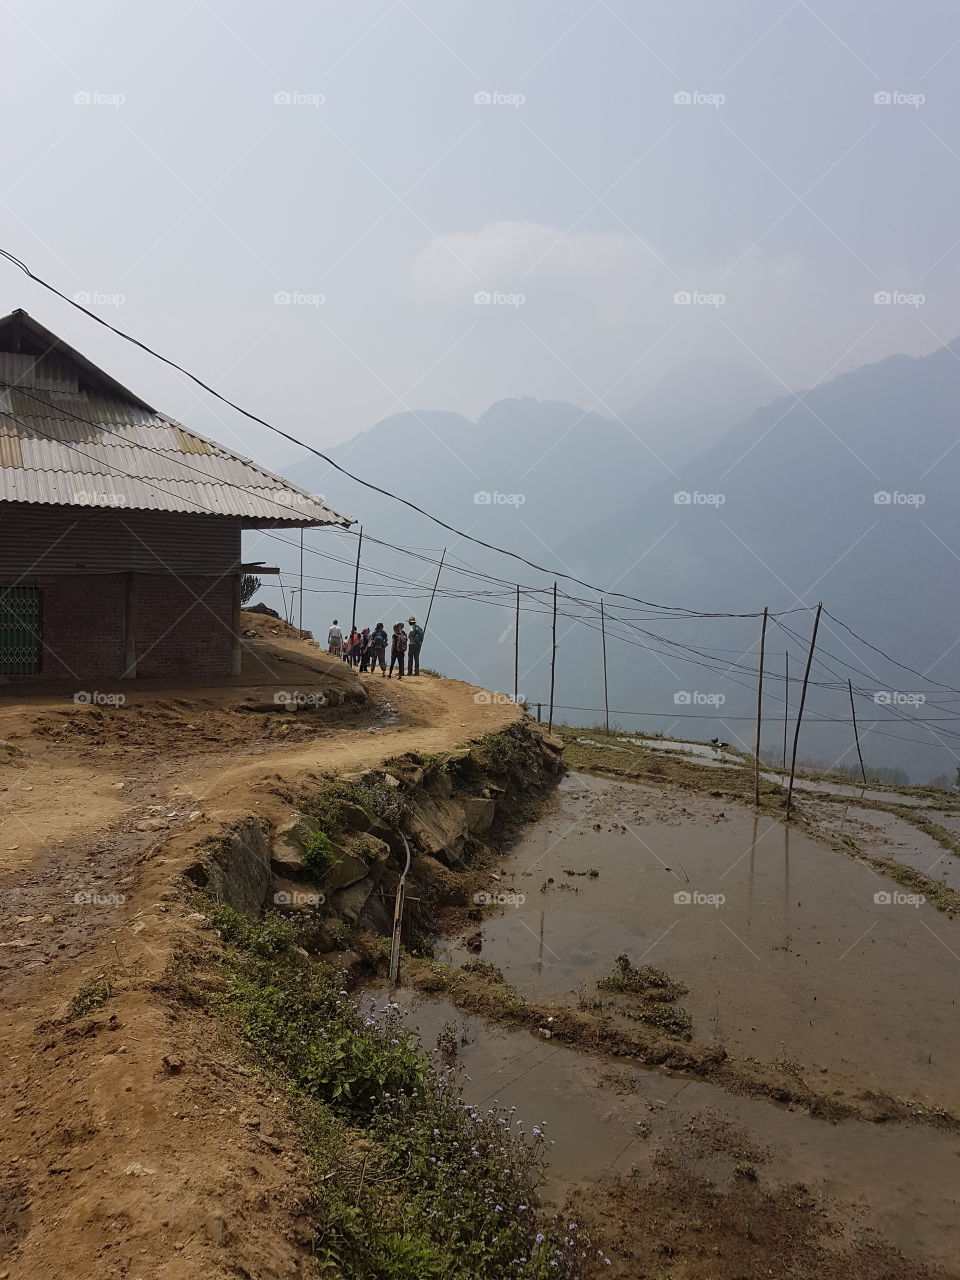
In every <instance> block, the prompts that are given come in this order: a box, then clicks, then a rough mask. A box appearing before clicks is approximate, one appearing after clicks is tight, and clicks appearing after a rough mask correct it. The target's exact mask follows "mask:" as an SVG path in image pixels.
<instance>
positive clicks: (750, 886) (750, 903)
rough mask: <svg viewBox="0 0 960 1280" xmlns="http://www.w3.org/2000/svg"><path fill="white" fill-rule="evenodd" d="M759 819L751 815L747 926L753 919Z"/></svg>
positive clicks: (757, 816)
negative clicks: (751, 833)
mask: <svg viewBox="0 0 960 1280" xmlns="http://www.w3.org/2000/svg"><path fill="white" fill-rule="evenodd" d="M759 821H760V815H759V813H755V814H754V815H753V835H752V836H751V837H750V873H749V875H750V878H749V879H748V881H747V928H748V929H749V928H750V921H751V920H752V919H753V874H754V858H755V856H756V852H757V824H758V823H759Z"/></svg>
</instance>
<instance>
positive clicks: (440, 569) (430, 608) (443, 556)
mask: <svg viewBox="0 0 960 1280" xmlns="http://www.w3.org/2000/svg"><path fill="white" fill-rule="evenodd" d="M446 558H447V548H446V547H444V548H443V552H442V553H441V556H440V564H439V565H438V567H437V580H436V582H435V583H434V584H433V590H432V591H431V592H430V604H429V605H428V606H427V616H426V620H425V621H424V624H423V636H424V639H426V636H427V627H429V625H430V614H431V613H432V612H433V602H434V600H435V599H436V595H437V587H439V585H440V574H441V573H442V572H443V562H444V560H445V559H446Z"/></svg>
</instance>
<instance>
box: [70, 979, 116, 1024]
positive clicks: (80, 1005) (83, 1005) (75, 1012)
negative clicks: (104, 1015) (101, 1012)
mask: <svg viewBox="0 0 960 1280" xmlns="http://www.w3.org/2000/svg"><path fill="white" fill-rule="evenodd" d="M112 994H113V989H112V987H111V986H110V980H109V978H108V977H107V976H106V974H103V973H101V974H98V975H97V977H96V978H91V979H90V981H89V982H85V983H84V984H83V986H82V987H81V988H80V990H79V991H78V992H77V994H76V995H75V996H74V997H73V999H72V1000H71V1002H70V1016H71V1017H72V1018H82V1017H83V1015H84V1014H86V1013H90V1012H91V1011H92V1010H93V1009H99V1008H100V1006H101V1005H102V1004H106V1002H107V1001H108V1000H109V999H110V997H111V995H112Z"/></svg>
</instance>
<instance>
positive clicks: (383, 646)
mask: <svg viewBox="0 0 960 1280" xmlns="http://www.w3.org/2000/svg"><path fill="white" fill-rule="evenodd" d="M378 662H379V664H380V672H381V674H382V675H386V674H387V633H386V631H385V630H384V627H383V623H382V622H378V623H377V625H376V626H375V627H374V629H373V635H372V636H371V637H370V674H371V675H373V673H374V671H376V668H377V663H378Z"/></svg>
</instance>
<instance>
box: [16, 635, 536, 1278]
mask: <svg viewBox="0 0 960 1280" xmlns="http://www.w3.org/2000/svg"><path fill="white" fill-rule="evenodd" d="M256 627H257V630H258V635H257V636H256V637H250V639H249V642H248V644H247V648H246V654H245V667H244V675H243V676H242V677H240V678H239V679H238V680H237V681H234V682H223V683H222V684H221V685H220V686H218V687H216V688H209V687H206V688H203V689H183V688H177V687H173V686H171V685H170V684H169V683H164V684H159V683H155V684H154V685H151V686H150V687H136V688H132V689H131V688H130V687H127V688H126V689H125V690H124V691H123V692H124V694H125V697H126V698H127V702H126V704H125V705H124V706H123V707H122V708H118V707H114V706H111V705H109V704H107V703H100V704H91V703H87V704H85V705H77V704H75V703H74V701H73V695H72V693H70V691H68V690H63V691H60V690H55V691H43V692H40V691H37V692H35V693H32V694H31V696H29V697H22V696H20V695H19V694H18V697H17V700H16V701H14V700H13V699H12V698H11V699H9V700H6V699H0V1016H2V1018H3V1021H4V1025H5V1028H6V1034H5V1037H4V1049H5V1053H4V1057H3V1061H2V1064H0V1098H2V1103H0V1108H2V1109H0V1115H2V1123H0V1148H2V1156H3V1161H2V1164H3V1167H4V1169H5V1170H6V1171H7V1172H6V1174H5V1176H4V1178H3V1181H2V1183H0V1224H2V1226H3V1232H2V1235H0V1277H2V1278H3V1280H12V1278H13V1277H17V1280H20V1277H23V1280H27V1278H28V1277H29V1280H46V1278H47V1277H51V1278H52V1277H58V1278H59V1277H63V1276H70V1277H71V1278H80V1277H86V1276H94V1275H95V1276H97V1277H98V1280H99V1278H100V1277H113V1276H117V1277H120V1276H124V1277H128V1276H129V1277H136V1280H152V1278H153V1277H163V1278H164V1280H180V1278H181V1277H183V1278H185V1277H200V1276H203V1277H204V1278H207V1277H219V1276H228V1275H229V1276H236V1275H245V1274H246V1275H257V1276H264V1277H265V1276H274V1275H277V1276H279V1275H297V1274H300V1273H301V1270H302V1267H303V1265H304V1262H305V1260H306V1257H307V1255H306V1247H307V1242H306V1240H304V1239H300V1238H299V1237H298V1234H297V1226H296V1222H297V1209H298V1204H299V1198H300V1197H301V1196H302V1194H303V1187H304V1172H303V1169H302V1167H301V1161H300V1157H299V1155H298V1154H297V1151H296V1149H295V1148H293V1147H292V1146H291V1145H290V1143H289V1140H288V1137H287V1135H286V1134H285V1133H284V1132H283V1126H284V1124H285V1120H284V1112H283V1108H282V1106H281V1104H280V1099H279V1098H278V1097H275V1096H274V1095H272V1094H271V1092H270V1091H269V1089H267V1088H266V1087H265V1086H264V1085H263V1083H262V1082H261V1080H260V1079H259V1077H258V1076H256V1075H255V1074H254V1073H253V1072H252V1071H246V1070H245V1069H244V1068H242V1067H241V1068H238V1066H237V1064H236V1060H235V1055H234V1052H233V1051H232V1050H227V1049H225V1047H224V1046H223V1045H222V1044H221V1043H220V1037H219V1034H218V1024H217V1022H216V1021H215V1020H214V1019H213V1018H212V1017H211V1016H210V1011H209V1009H208V1008H207V1007H206V1005H202V1006H200V1007H194V1008H190V1007H184V1005H183V1004H182V1003H181V1002H179V1001H176V1000H173V999H170V998H168V996H167V995H166V994H165V991H166V987H167V986H168V984H170V983H174V984H175V983H176V981H177V976H176V974H177V970H176V964H177V956H178V954H180V952H181V951H182V949H184V948H187V949H190V948H193V949H196V947H197V946H198V945H201V946H202V945H203V943H202V934H199V933H198V927H197V924H196V923H195V922H194V921H192V920H191V919H190V918H189V917H190V910H189V908H188V907H187V906H185V905H184V904H183V903H182V902H181V901H180V898H179V894H178V892H177V890H176V888H175V886H176V884H177V881H178V879H179V876H180V874H181V872H182V869H183V868H184V867H185V866H186V865H188V864H189V862H190V861H191V860H193V859H195V856H196V855H195V852H194V850H195V849H196V847H197V845H198V844H200V843H201V842H202V841H203V840H205V839H208V838H213V837H216V836H217V835H218V834H219V833H220V832H221V831H222V829H223V824H224V823H228V822H231V821H234V820H236V819H237V818H240V817H245V816H247V815H249V814H251V813H260V814H262V815H263V816H264V817H265V818H267V819H271V818H275V817H278V816H282V815H283V814H284V813H285V812H286V811H287V809H288V804H287V797H289V795H290V794H291V793H292V792H293V791H294V790H295V789H296V788H298V787H299V786H301V785H302V784H303V783H305V782H308V781H309V780H310V779H311V778H313V777H316V776H317V775H319V774H320V773H322V772H325V771H331V772H333V771H335V772H345V771H350V770H353V769H361V768H364V767H367V766H370V765H373V764H376V763H378V762H380V761H382V760H384V759H385V758H387V757H389V756H391V755H394V754H398V753H402V752H405V751H410V750H415V751H419V752H425V753H431V752H440V751H445V750H450V749H452V748H454V747H456V746H457V745H458V744H460V743H462V742H464V741H466V740H468V739H470V738H472V737H477V736H480V735H482V734H485V733H489V732H492V731H494V730H496V729H498V728H501V727H503V726H505V725H506V724H508V723H510V722H511V721H513V720H514V719H516V717H517V715H518V712H517V709H516V708H515V707H514V706H512V705H503V704H495V703H492V702H490V701H487V700H486V697H485V696H482V697H481V698H480V699H475V694H476V692H477V691H476V690H475V689H473V688H472V687H471V686H468V685H464V684H461V683H459V682H456V681H449V680H441V679H433V678H430V677H426V676H421V677H419V678H417V679H404V680H403V681H402V682H398V681H396V680H393V681H386V680H383V679H382V678H381V677H380V676H379V675H378V676H375V677H373V676H371V677H364V678H363V679H362V680H361V679H359V678H358V677H357V676H356V674H355V673H354V672H352V671H351V670H350V669H349V668H347V667H345V666H344V665H343V664H341V663H337V662H334V661H333V660H332V659H330V658H328V657H327V656H326V655H324V654H321V653H319V652H318V651H317V650H316V649H311V648H309V647H308V646H307V645H306V644H304V643H303V642H302V641H300V640H294V639H291V638H290V637H289V636H288V635H284V634H278V635H276V636H272V635H270V623H269V622H266V623H258V624H256ZM251 629H254V628H253V627H251ZM268 677H269V678H268ZM117 691H119V690H111V689H107V690H101V691H99V692H101V693H112V692H117ZM278 693H281V694H284V695H290V694H294V695H297V697H298V699H299V703H300V709H298V710H297V711H296V712H293V711H289V710H283V709H282V708H281V709H280V710H277V704H276V703H275V701H274V699H275V697H276V695H277V694H278ZM317 694H323V696H324V700H323V702H322V703H319V704H316V703H317V700H316V698H315V695H317ZM300 695H303V697H302V698H301V697H300ZM311 698H314V702H311V701H310V699H311ZM287 702H288V705H289V698H288V699H287ZM198 938H199V942H198ZM105 996H106V997H107V998H106V999H104V997H105ZM252 1221H255V1223H256V1229H255V1230H252V1229H251V1225H250V1224H251V1222H252Z"/></svg>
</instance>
